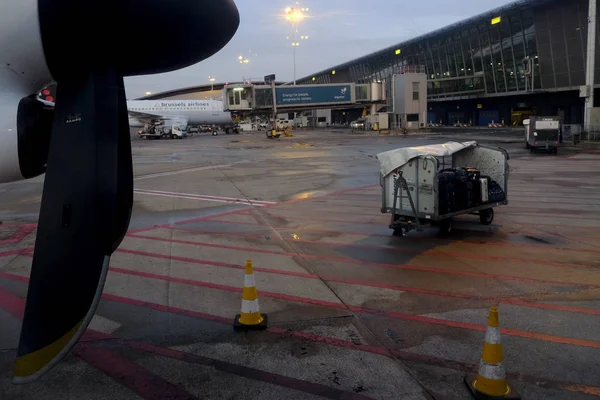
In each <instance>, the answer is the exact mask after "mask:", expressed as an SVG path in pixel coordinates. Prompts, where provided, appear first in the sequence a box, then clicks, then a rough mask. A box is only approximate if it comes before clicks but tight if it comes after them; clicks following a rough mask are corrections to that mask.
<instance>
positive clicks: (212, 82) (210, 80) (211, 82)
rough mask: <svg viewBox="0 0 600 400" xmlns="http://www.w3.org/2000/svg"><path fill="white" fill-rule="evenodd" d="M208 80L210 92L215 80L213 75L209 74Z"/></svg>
mask: <svg viewBox="0 0 600 400" xmlns="http://www.w3.org/2000/svg"><path fill="white" fill-rule="evenodd" d="M208 81H209V82H210V91H211V92H212V91H213V90H214V89H213V84H214V82H215V77H214V76H209V77H208Z"/></svg>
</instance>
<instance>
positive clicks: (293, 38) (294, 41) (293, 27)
mask: <svg viewBox="0 0 600 400" xmlns="http://www.w3.org/2000/svg"><path fill="white" fill-rule="evenodd" d="M292 31H293V34H292V40H293V42H292V53H293V57H294V86H296V23H295V22H292Z"/></svg>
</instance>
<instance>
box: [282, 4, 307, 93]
mask: <svg viewBox="0 0 600 400" xmlns="http://www.w3.org/2000/svg"><path fill="white" fill-rule="evenodd" d="M305 11H308V8H300V9H298V8H293V7H288V8H286V9H285V17H286V18H287V19H288V20H289V21H291V22H292V52H293V57H294V86H295V85H296V47H298V46H300V43H299V42H298V41H296V32H297V30H296V24H297V23H298V22H300V21H302V20H303V19H304V12H305ZM304 38H305V37H304V36H302V39H304ZM306 38H307V39H308V36H306Z"/></svg>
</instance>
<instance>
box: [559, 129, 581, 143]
mask: <svg viewBox="0 0 600 400" xmlns="http://www.w3.org/2000/svg"><path fill="white" fill-rule="evenodd" d="M581 132H582V129H581V125H579V124H567V125H563V126H562V140H563V142H567V141H569V142H572V143H573V145H576V144H577V143H579V142H580V141H581Z"/></svg>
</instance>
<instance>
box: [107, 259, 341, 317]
mask: <svg viewBox="0 0 600 400" xmlns="http://www.w3.org/2000/svg"><path fill="white" fill-rule="evenodd" d="M110 271H112V272H117V273H119V274H126V275H133V276H139V277H143V278H149V279H156V280H161V281H167V282H175V283H181V284H184V285H189V286H196V287H204V288H209V289H217V290H223V291H228V292H239V293H241V292H242V288H241V287H236V286H228V285H221V284H218V283H210V282H202V281H197V280H192V279H184V278H177V277H173V276H165V275H158V274H152V273H149V272H140V271H134V270H130V269H123V268H114V267H111V268H110ZM259 295H260V296H261V297H268V298H272V299H278V300H285V301H294V302H297V303H303V304H313V305H317V306H324V307H329V308H339V309H342V310H347V309H348V308H347V307H346V306H344V304H342V303H333V302H330V301H323V300H316V299H310V298H306V297H298V296H291V295H287V294H281V293H274V292H266V291H264V290H260V291H259Z"/></svg>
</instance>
